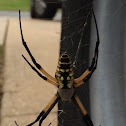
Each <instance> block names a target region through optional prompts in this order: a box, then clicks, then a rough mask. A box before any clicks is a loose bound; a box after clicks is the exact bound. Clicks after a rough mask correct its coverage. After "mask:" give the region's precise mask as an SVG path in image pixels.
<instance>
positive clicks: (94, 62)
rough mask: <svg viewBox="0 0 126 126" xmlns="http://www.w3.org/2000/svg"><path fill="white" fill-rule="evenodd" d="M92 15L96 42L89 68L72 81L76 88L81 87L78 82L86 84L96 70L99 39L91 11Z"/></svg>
mask: <svg viewBox="0 0 126 126" xmlns="http://www.w3.org/2000/svg"><path fill="white" fill-rule="evenodd" d="M92 13H93V17H94V21H95V26H96V31H97V41H96V46H95V51H94V56H93V58H92V62H91V65H90V66H89V68H88V69H87V70H86V71H85V72H84V73H83V74H82V75H81V76H80V77H79V78H77V79H75V80H74V84H75V87H78V86H80V85H81V84H80V83H79V82H81V83H82V84H83V83H84V82H86V81H87V80H89V79H90V77H91V76H92V74H93V72H94V71H95V70H96V68H97V61H98V52H99V49H98V48H99V43H100V39H99V33H98V27H97V21H96V18H95V14H94V11H92ZM78 83H79V84H78Z"/></svg>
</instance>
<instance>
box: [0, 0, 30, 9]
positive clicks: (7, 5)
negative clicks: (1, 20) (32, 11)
mask: <svg viewBox="0 0 126 126" xmlns="http://www.w3.org/2000/svg"><path fill="white" fill-rule="evenodd" d="M29 8H30V0H0V10H19V9H20V10H24V11H28V10H29Z"/></svg>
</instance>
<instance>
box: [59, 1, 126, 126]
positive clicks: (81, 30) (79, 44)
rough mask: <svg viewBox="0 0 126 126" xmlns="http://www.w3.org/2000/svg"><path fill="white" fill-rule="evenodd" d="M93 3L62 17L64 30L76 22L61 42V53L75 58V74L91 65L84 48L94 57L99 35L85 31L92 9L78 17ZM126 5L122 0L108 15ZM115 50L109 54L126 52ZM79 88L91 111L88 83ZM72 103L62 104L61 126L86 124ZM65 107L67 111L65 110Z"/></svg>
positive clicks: (115, 54)
mask: <svg viewBox="0 0 126 126" xmlns="http://www.w3.org/2000/svg"><path fill="white" fill-rule="evenodd" d="M69 4H70V2H69ZM93 4H95V2H92V3H90V4H88V5H86V6H83V7H81V8H79V9H76V10H75V11H73V12H71V13H70V14H68V15H67V16H66V17H64V18H63V19H62V20H63V21H64V22H65V23H64V25H63V26H62V30H63V29H67V30H68V29H69V28H70V27H71V26H73V25H72V24H74V26H73V27H72V28H71V29H72V30H71V31H72V32H71V33H69V32H68V31H67V30H66V33H63V34H65V35H63V36H64V37H63V38H62V39H61V41H60V42H61V44H60V45H61V48H60V53H61V54H62V53H64V52H67V53H68V54H70V56H71V57H72V59H73V64H74V68H75V74H76V75H79V74H80V73H82V71H81V70H82V69H83V72H84V71H85V70H86V69H87V68H88V66H89V61H88V60H89V59H88V56H89V55H85V54H83V53H82V50H85V53H86V52H90V57H93V54H94V48H95V43H96V40H97V35H96V34H95V35H93V36H90V38H88V35H86V36H85V33H86V31H87V30H86V28H89V26H88V24H89V23H90V21H89V17H90V15H91V12H92V9H90V10H88V13H87V14H86V16H80V17H78V14H79V15H81V14H80V13H81V12H82V11H83V10H84V9H85V8H87V7H88V6H92V5H93ZM124 5H125V1H123V2H120V5H119V7H118V8H116V10H114V11H112V12H109V11H108V13H107V14H106V16H108V17H109V16H115V15H116V14H117V13H118V12H119V11H120V9H122V8H125V6H124ZM75 17H77V19H75V20H73V21H72V22H70V19H72V18H73V19H74V18H75ZM93 23H94V22H93ZM93 27H94V31H95V32H93V33H96V29H95V24H93ZM84 36H85V39H86V40H87V41H93V44H92V45H91V44H90V43H88V42H86V41H85V42H84V41H83V37H84ZM77 37H78V40H77V39H76V42H75V38H77ZM66 41H67V42H66ZM64 43H67V44H64ZM62 45H63V46H62ZM89 46H90V48H91V50H89ZM75 47H76V48H75ZM71 50H75V52H73V53H72V54H71V53H70V52H71ZM115 50H116V51H115V52H116V53H114V54H109V55H111V56H112V57H119V56H120V55H124V54H126V52H124V51H122V52H121V51H118V49H115ZM100 51H105V49H104V48H102V49H100V48H99V52H100ZM86 54H87V53H86ZM80 57H83V58H80ZM78 59H84V60H80V61H78ZM102 59H104V58H102ZM90 60H91V59H90ZM98 64H99V65H100V64H101V63H100V62H98ZM80 75H81V74H80ZM80 75H79V76H80ZM76 77H77V76H76ZM125 77H126V74H123V75H120V76H118V77H117V76H115V75H113V77H112V78H111V79H116V80H120V79H123V78H125ZM78 90H79V95H80V100H81V98H87V99H83V100H82V103H83V104H84V106H85V108H86V109H87V110H88V112H89V108H88V107H87V106H88V103H89V96H88V94H87V92H89V89H88V84H86V86H83V88H79V89H78ZM84 92H85V93H84ZM72 105H73V108H71V106H70V105H62V106H60V109H61V111H62V113H59V115H58V116H59V120H60V121H59V122H60V123H59V126H67V125H69V126H70V125H71V123H70V122H72V124H74V123H75V122H79V123H78V125H79V126H81V125H84V124H83V122H82V120H81V117H80V116H79V114H77V113H79V112H73V111H72V110H77V111H79V110H78V109H76V107H75V106H74V104H73V103H72ZM66 106H67V108H66ZM64 109H65V110H66V111H64ZM67 110H68V111H67ZM71 114H73V115H74V118H73V116H71ZM75 114H76V116H75ZM78 117H80V118H78ZM65 122H67V123H65ZM76 125H77V124H76Z"/></svg>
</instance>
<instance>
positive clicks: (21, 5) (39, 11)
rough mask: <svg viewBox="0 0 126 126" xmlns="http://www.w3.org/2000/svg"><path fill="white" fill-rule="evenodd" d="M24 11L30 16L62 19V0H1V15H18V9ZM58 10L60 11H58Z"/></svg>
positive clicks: (25, 14)
mask: <svg viewBox="0 0 126 126" xmlns="http://www.w3.org/2000/svg"><path fill="white" fill-rule="evenodd" d="M19 9H20V10H22V11H23V13H24V14H23V16H24V17H28V18H30V17H31V18H39V19H42V18H48V19H52V18H55V19H56V20H60V19H61V13H60V12H61V1H59V0H11V2H10V1H9V0H1V1H0V16H4V17H5V16H7V17H17V16H18V14H17V12H16V11H18V10H19ZM57 12H58V13H57Z"/></svg>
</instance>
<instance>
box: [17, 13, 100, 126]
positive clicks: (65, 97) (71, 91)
mask: <svg viewBox="0 0 126 126" xmlns="http://www.w3.org/2000/svg"><path fill="white" fill-rule="evenodd" d="M92 13H93V17H94V21H95V26H96V31H97V41H96V47H95V51H94V56H93V58H92V62H91V65H90V66H89V67H88V69H87V70H86V71H85V72H84V73H83V74H82V75H81V76H80V77H79V78H76V79H75V78H74V70H73V62H72V59H71V57H70V56H69V55H68V54H67V53H63V54H61V56H60V57H59V62H58V66H57V69H56V73H55V78H54V77H52V76H51V75H50V74H48V73H47V72H46V71H45V70H44V69H43V68H42V67H41V65H40V64H38V63H37V62H36V60H35V58H34V57H33V55H32V54H31V51H30V50H29V48H28V46H27V43H26V42H25V41H24V37H23V33H22V27H21V17H20V11H19V23H20V31H21V38H22V44H23V45H24V47H25V49H26V51H27V52H28V54H29V56H30V58H31V60H32V62H33V64H34V65H35V66H36V68H37V69H38V70H40V72H41V73H43V74H44V76H43V75H42V74H41V73H40V72H39V71H38V70H37V69H36V68H35V67H34V66H33V65H31V63H30V62H29V61H28V60H27V59H26V58H25V57H24V56H23V55H22V56H23V58H24V59H25V61H26V62H27V63H28V65H29V66H30V67H31V68H32V69H33V70H34V71H35V72H36V73H37V74H38V75H39V77H41V78H42V79H43V80H45V81H47V82H48V83H50V84H52V85H54V86H55V87H57V88H58V91H57V93H56V94H55V95H54V97H53V98H52V100H51V101H50V102H49V103H48V105H47V106H46V107H45V108H44V109H43V110H42V111H41V112H40V114H39V115H38V117H37V118H36V120H35V121H34V122H32V123H30V124H29V125H27V126H32V125H33V124H35V123H36V122H38V121H39V126H41V124H42V122H43V120H44V119H45V118H46V117H47V115H48V114H49V113H50V111H51V110H52V109H53V107H54V106H55V104H56V103H57V102H58V101H59V100H62V101H63V102H71V100H72V101H73V102H74V103H75V104H76V105H77V107H79V109H80V111H81V114H82V118H83V120H84V122H85V124H86V126H93V123H92V121H91V119H90V117H89V115H88V113H87V111H86V109H85V107H84V106H83V104H82V103H81V101H80V99H79V97H78V96H77V94H76V92H75V88H77V87H79V86H81V85H82V84H84V83H85V82H86V81H87V80H89V79H90V77H91V76H92V74H93V72H94V71H95V69H96V67H97V60H98V47H99V43H100V40H99V34H98V28H97V22H96V19H95V15H94V12H93V11H92Z"/></svg>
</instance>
